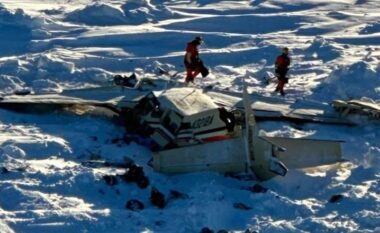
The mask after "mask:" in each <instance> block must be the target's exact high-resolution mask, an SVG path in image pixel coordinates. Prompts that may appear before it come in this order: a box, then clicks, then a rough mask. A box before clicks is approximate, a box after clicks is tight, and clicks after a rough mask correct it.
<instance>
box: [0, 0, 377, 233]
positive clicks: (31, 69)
mask: <svg viewBox="0 0 380 233" xmlns="http://www.w3.org/2000/svg"><path fill="white" fill-rule="evenodd" d="M379 7H380V2H379V1H378V0H303V1H300V0H293V1H287V0H240V1H219V0H183V1H174V0H166V1H165V0H145V1H130V0H103V1H94V0H75V1H72V0H38V1H37V0H17V1H15V0H2V1H1V3H0V93H1V94H2V95H6V94H10V93H12V92H13V91H16V90H19V89H29V90H33V91H34V92H37V93H38V92H39V93H46V92H49V93H51V92H60V91H62V90H67V89H74V88H84V87H96V86H102V85H108V84H109V82H110V80H111V78H112V76H113V75H114V74H126V75H129V74H131V73H132V72H135V73H136V74H137V75H138V77H156V76H157V74H156V67H157V66H158V65H159V66H161V67H164V68H166V69H168V70H169V71H175V70H176V71H180V72H181V73H180V74H179V75H177V79H178V80H177V81H178V82H183V78H184V75H185V74H184V68H183V55H184V49H185V46H186V43H187V42H188V41H190V40H191V39H192V38H193V37H194V36H197V35H201V36H203V38H204V41H205V43H204V44H203V45H202V48H201V50H200V53H201V57H202V58H203V60H204V62H205V64H206V65H207V66H208V67H209V68H210V71H211V72H210V75H209V76H208V77H206V78H204V79H202V78H198V79H196V80H195V85H196V86H200V87H203V86H208V85H213V86H214V87H215V88H218V89H220V90H224V91H232V92H241V90H242V85H241V84H242V83H241V79H242V77H243V76H244V77H246V82H247V85H248V90H249V92H250V93H255V94H259V95H264V96H272V97H275V98H281V97H277V96H274V94H273V90H274V85H275V84H269V85H266V84H265V82H263V76H264V75H266V74H267V72H273V68H274V66H273V63H274V59H275V57H276V56H277V55H278V54H279V51H280V48H281V47H283V46H287V47H289V48H290V51H291V57H292V65H291V69H290V81H289V84H288V85H287V86H286V92H287V95H286V96H285V97H284V98H287V99H291V100H293V101H297V100H300V101H301V100H307V101H311V102H313V101H314V102H321V103H325V104H329V103H330V102H331V101H332V100H333V99H337V98H341V99H350V98H366V99H370V100H372V101H373V102H378V103H379V101H380V96H379V93H380V75H379V73H380V64H379V60H380V43H379V42H380V23H379V19H380V13H379V10H378V9H379ZM156 78H158V79H167V77H165V76H164V75H161V76H158V77H156ZM358 118H359V119H356V120H358V121H360V124H359V125H358V126H355V127H348V126H347V127H346V126H334V125H318V124H304V125H294V124H290V123H287V122H283V123H279V122H266V123H261V124H259V127H260V129H261V132H264V133H266V134H267V135H272V136H287V137H294V138H299V137H308V138H321V139H340V140H344V141H345V143H344V144H343V146H342V149H343V154H344V157H345V159H347V160H348V162H346V163H342V164H339V165H337V166H335V167H334V168H333V169H331V168H330V169H325V168H319V169H317V170H314V171H299V170H291V171H289V173H288V174H287V175H286V176H285V177H277V178H275V179H272V180H269V181H266V182H261V183H260V182H258V181H254V180H237V179H234V178H231V177H225V176H223V175H222V174H217V173H212V172H203V173H194V174H182V175H164V174H159V173H157V172H155V171H153V169H152V168H151V167H150V166H148V162H149V160H150V159H151V152H150V150H149V149H148V148H146V147H144V146H143V145H138V144H136V143H134V142H131V143H129V144H128V143H126V142H124V141H123V140H122V138H123V134H124V129H123V128H122V127H121V126H120V125H117V124H114V123H113V122H111V121H110V120H108V119H105V118H102V117H95V116H88V115H83V116H78V115H74V114H70V113H64V114H62V113H56V112H53V113H34V114H25V113H16V112H11V111H6V110H3V109H0V167H1V169H2V170H1V172H0V232H1V233H40V232H44V233H49V232H52V233H53V232H54V233H60V232H62V233H66V232H72V233H74V232H75V233H77V232H78V233H79V232H82V233H84V232H94V233H95V232H96V233H113V232H114V233H122V232H123V233H125V232H163V233H164V232H165V233H167V232H173V233H182V232H183V233H188V232H189V233H192V232H195V233H197V232H201V230H202V228H205V227H208V228H209V229H211V230H213V231H214V232H218V231H220V230H226V231H227V232H380V211H379V210H380V140H379V138H380V124H379V122H378V121H376V120H368V119H366V118H363V117H358ZM94 157H100V158H102V159H107V160H108V161H123V160H124V159H125V158H130V159H133V160H134V161H135V162H136V163H137V164H138V165H140V166H142V167H143V168H144V172H145V173H146V175H147V176H148V177H149V179H150V186H149V187H148V188H147V189H140V188H138V187H137V185H136V184H134V183H125V182H123V181H122V180H119V183H118V184H117V185H115V186H109V185H107V184H106V183H105V182H104V180H103V178H102V177H103V176H104V175H112V174H120V173H122V172H123V170H122V169H121V170H120V169H117V168H92V167H87V166H83V165H82V163H81V162H83V161H86V160H88V159H90V158H94ZM7 171H8V172H7ZM258 183H259V184H260V185H262V186H264V187H266V188H268V191H267V192H265V193H253V192H250V191H248V190H246V187H252V186H253V185H255V184H258ZM153 186H154V187H156V188H158V189H159V190H160V191H161V192H162V193H164V194H165V196H166V197H168V195H169V192H170V190H177V191H179V192H182V193H185V194H186V195H187V198H185V199H177V200H171V201H170V202H169V203H168V205H167V206H166V207H165V208H163V209H159V208H157V207H155V206H153V205H152V204H151V203H150V200H149V195H150V189H151V187H153ZM334 195H341V199H340V200H339V201H338V202H335V203H331V202H329V200H330V198H331V197H333V196H334ZM130 199H138V200H140V201H141V202H142V203H144V205H145V208H144V209H143V210H141V211H136V212H134V211H130V210H127V209H126V208H125V204H126V202H127V201H128V200H130ZM236 203H242V204H244V205H245V206H248V207H250V209H248V210H244V209H239V208H234V204H235V206H236ZM204 232H205V231H204Z"/></svg>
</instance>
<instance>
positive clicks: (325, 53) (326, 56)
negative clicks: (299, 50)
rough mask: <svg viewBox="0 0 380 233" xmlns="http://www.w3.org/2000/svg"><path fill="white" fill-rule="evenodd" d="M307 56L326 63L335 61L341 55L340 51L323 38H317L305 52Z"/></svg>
mask: <svg viewBox="0 0 380 233" xmlns="http://www.w3.org/2000/svg"><path fill="white" fill-rule="evenodd" d="M305 54H307V55H309V56H311V57H314V58H318V59H321V60H323V61H324V62H326V61H331V60H334V59H336V58H338V57H339V56H340V55H341V54H340V52H339V50H338V49H337V48H335V47H334V46H333V45H331V43H330V42H329V41H327V40H326V39H324V38H323V37H316V38H315V39H314V40H313V42H312V43H311V45H310V46H309V47H308V48H307V49H306V50H305Z"/></svg>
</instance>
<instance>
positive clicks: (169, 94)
mask: <svg viewBox="0 0 380 233" xmlns="http://www.w3.org/2000/svg"><path fill="white" fill-rule="evenodd" d="M221 99H223V98H221ZM224 99H226V98H224ZM219 100H220V99H219ZM241 100H242V102H243V105H244V108H243V109H242V108H236V107H233V106H230V107H225V106H221V105H218V104H217V102H218V99H215V97H214V98H211V97H210V96H209V95H208V94H207V93H204V90H202V89H197V88H194V87H176V88H169V89H164V90H156V91H155V90H152V89H144V88H133V87H132V88H131V87H123V86H109V87H99V88H89V89H81V90H69V91H63V92H62V93H59V94H42V95H36V94H29V95H23V96H19V95H12V96H4V97H3V98H2V99H1V100H0V108H6V109H12V110H22V111H25V110H32V111H33V110H36V109H37V110H38V111H40V110H41V109H45V110H47V111H51V110H52V109H57V108H69V109H75V110H76V112H80V113H83V112H85V111H86V110H87V109H88V107H98V108H100V109H103V110H104V111H103V112H104V113H107V114H108V115H112V116H113V117H115V116H116V117H118V118H119V119H121V120H122V121H123V123H124V125H125V128H126V131H127V132H132V133H136V134H139V135H142V136H144V137H149V138H150V139H151V141H152V142H153V143H152V147H151V149H152V151H153V167H154V169H155V170H156V171H159V172H164V173H182V172H195V171H217V172H222V173H246V172H249V173H254V174H255V176H256V177H257V178H258V179H260V180H266V179H270V178H272V177H274V176H277V175H281V176H284V175H285V174H286V172H287V170H288V169H291V168H297V169H299V168H307V167H314V166H319V165H326V164H333V163H336V162H339V161H341V160H342V153H341V148H340V143H341V141H337V140H336V141H326V140H317V139H290V138H271V137H265V136H263V135H258V129H257V125H256V123H255V115H254V112H253V110H252V108H251V106H252V103H251V100H250V98H249V95H248V93H247V90H246V88H244V91H243V96H242V98H241ZM78 109H80V111H78Z"/></svg>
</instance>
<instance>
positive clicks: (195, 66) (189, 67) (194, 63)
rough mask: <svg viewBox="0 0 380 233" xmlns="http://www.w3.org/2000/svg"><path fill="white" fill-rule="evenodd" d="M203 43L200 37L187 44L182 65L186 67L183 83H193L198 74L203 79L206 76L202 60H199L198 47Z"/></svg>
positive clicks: (206, 72) (206, 71)
mask: <svg viewBox="0 0 380 233" xmlns="http://www.w3.org/2000/svg"><path fill="white" fill-rule="evenodd" d="M202 42H203V40H202V37H200V36H197V37H195V38H194V39H193V40H192V41H191V42H189V43H188V44H187V47H186V54H185V58H184V63H185V67H186V79H185V82H186V83H189V82H194V79H195V77H197V75H198V74H199V73H201V74H202V76H203V77H206V76H207V75H208V70H207V68H206V67H204V65H203V62H202V60H201V59H200V58H199V51H198V46H199V45H201V44H202Z"/></svg>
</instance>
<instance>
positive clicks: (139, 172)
mask: <svg viewBox="0 0 380 233" xmlns="http://www.w3.org/2000/svg"><path fill="white" fill-rule="evenodd" d="M143 177H144V171H143V168H142V167H140V166H137V165H135V164H133V165H132V166H131V167H130V168H129V169H128V170H127V171H126V172H125V173H124V174H123V175H122V178H123V179H124V180H125V181H127V182H138V181H139V180H140V179H142V178H143Z"/></svg>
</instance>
